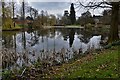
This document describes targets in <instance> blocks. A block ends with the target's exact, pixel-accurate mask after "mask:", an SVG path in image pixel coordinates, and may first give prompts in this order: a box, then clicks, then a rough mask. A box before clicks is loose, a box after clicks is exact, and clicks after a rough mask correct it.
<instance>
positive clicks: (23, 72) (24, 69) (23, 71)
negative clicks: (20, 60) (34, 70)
mask: <svg viewBox="0 0 120 80" xmlns="http://www.w3.org/2000/svg"><path fill="white" fill-rule="evenodd" d="M25 70H26V68H25V69H24V70H23V72H22V74H21V75H20V76H22V75H23V74H24V72H25Z"/></svg>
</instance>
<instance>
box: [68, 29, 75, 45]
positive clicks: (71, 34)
mask: <svg viewBox="0 0 120 80" xmlns="http://www.w3.org/2000/svg"><path fill="white" fill-rule="evenodd" d="M74 35H75V30H74V29H70V31H69V45H70V47H72V44H73V41H74Z"/></svg>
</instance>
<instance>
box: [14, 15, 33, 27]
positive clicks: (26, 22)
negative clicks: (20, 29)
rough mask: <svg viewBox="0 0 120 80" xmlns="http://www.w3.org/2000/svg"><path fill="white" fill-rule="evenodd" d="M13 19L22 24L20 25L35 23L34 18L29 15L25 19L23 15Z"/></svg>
mask: <svg viewBox="0 0 120 80" xmlns="http://www.w3.org/2000/svg"><path fill="white" fill-rule="evenodd" d="M13 20H14V22H15V24H17V25H20V26H22V25H23V24H24V25H25V26H29V25H30V24H32V23H33V18H31V17H29V16H28V17H26V19H25V20H23V18H22V17H17V18H14V19H13Z"/></svg>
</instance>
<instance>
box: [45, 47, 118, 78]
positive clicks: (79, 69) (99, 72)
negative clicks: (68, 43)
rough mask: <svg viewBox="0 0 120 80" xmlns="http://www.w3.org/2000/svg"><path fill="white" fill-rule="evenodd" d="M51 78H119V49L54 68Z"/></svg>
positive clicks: (88, 56)
mask: <svg viewBox="0 0 120 80" xmlns="http://www.w3.org/2000/svg"><path fill="white" fill-rule="evenodd" d="M51 73H52V74H50V75H48V76H47V78H48V77H50V78H84V77H85V78H118V77H119V75H118V47H112V48H111V49H109V50H105V51H102V52H100V53H99V54H88V55H87V56H85V57H83V58H81V59H78V60H76V61H74V62H72V63H68V64H63V65H62V66H56V67H53V71H51Z"/></svg>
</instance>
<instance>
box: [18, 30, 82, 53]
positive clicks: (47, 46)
mask: <svg viewBox="0 0 120 80" xmlns="http://www.w3.org/2000/svg"><path fill="white" fill-rule="evenodd" d="M25 36H26V37H25V38H26V49H27V50H35V51H36V52H39V51H40V50H43V49H44V50H45V51H47V50H48V51H51V50H54V49H55V51H56V52H58V51H60V50H61V49H62V48H65V49H69V48H70V47H69V39H67V41H65V40H64V38H63V36H62V35H61V33H60V32H55V37H54V36H53V37H51V34H50V36H48V37H47V36H43V37H42V36H40V37H37V38H38V42H37V43H36V44H35V45H34V46H31V43H32V42H34V41H33V40H31V38H32V37H33V36H35V35H34V34H33V33H32V36H31V34H28V33H27V32H25ZM16 43H17V48H16V50H17V51H18V52H21V51H22V50H23V43H22V33H19V34H17V35H16ZM78 44H79V45H78ZM72 47H74V48H75V49H78V48H80V39H79V38H77V35H75V36H74V41H73V45H72Z"/></svg>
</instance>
